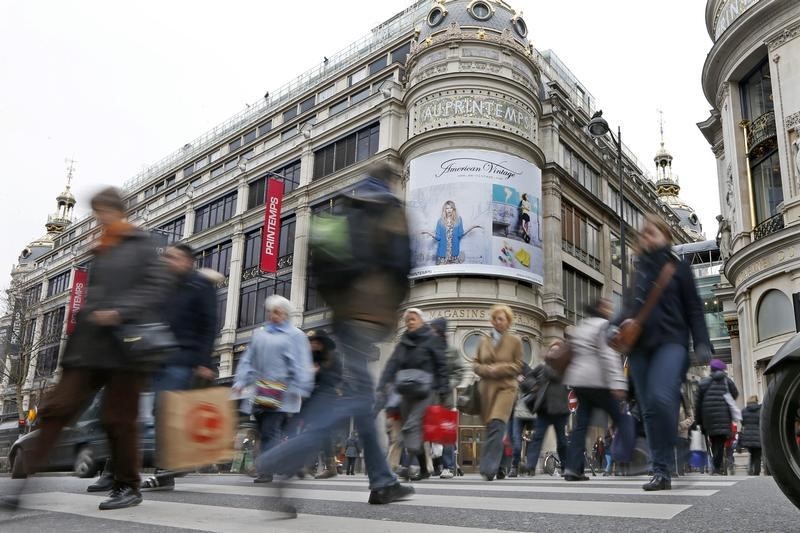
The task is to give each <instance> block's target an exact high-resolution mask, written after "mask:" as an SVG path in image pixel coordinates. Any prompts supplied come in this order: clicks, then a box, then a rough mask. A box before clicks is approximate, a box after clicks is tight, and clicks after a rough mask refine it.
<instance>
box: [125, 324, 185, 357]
mask: <svg viewBox="0 0 800 533" xmlns="http://www.w3.org/2000/svg"><path fill="white" fill-rule="evenodd" d="M115 331H116V335H117V338H118V339H119V341H120V344H121V345H122V351H123V354H124V355H125V357H126V359H127V360H128V362H129V363H132V364H136V365H137V366H138V365H145V366H147V365H155V364H158V363H160V362H161V361H162V360H163V359H164V358H165V357H166V355H167V354H168V353H170V352H173V351H175V350H177V349H178V348H179V347H180V345H179V344H178V339H176V338H175V335H174V334H173V333H172V329H171V328H170V327H169V325H168V324H165V323H164V322H153V323H150V324H123V325H122V326H120V327H118V328H116V330H115Z"/></svg>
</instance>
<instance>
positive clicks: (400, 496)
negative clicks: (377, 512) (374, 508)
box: [369, 483, 414, 505]
mask: <svg viewBox="0 0 800 533" xmlns="http://www.w3.org/2000/svg"><path fill="white" fill-rule="evenodd" d="M413 495H414V487H409V486H408V485H401V484H400V483H395V484H394V485H389V486H388V487H383V488H380V489H374V490H371V491H369V503H371V504H373V505H385V504H387V503H392V502H399V501H402V500H407V499H409V498H410V497H411V496H413Z"/></svg>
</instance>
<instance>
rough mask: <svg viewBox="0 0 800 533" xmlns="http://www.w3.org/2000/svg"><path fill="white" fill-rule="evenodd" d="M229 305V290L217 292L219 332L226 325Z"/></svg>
mask: <svg viewBox="0 0 800 533" xmlns="http://www.w3.org/2000/svg"><path fill="white" fill-rule="evenodd" d="M227 307H228V290H227V289H225V290H224V291H220V292H218V293H217V334H219V333H220V332H221V331H222V328H223V327H225V316H226V314H227V313H226V309H227Z"/></svg>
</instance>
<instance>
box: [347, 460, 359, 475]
mask: <svg viewBox="0 0 800 533" xmlns="http://www.w3.org/2000/svg"><path fill="white" fill-rule="evenodd" d="M356 459H357V458H356V457H348V458H347V475H348V476H354V475H356Z"/></svg>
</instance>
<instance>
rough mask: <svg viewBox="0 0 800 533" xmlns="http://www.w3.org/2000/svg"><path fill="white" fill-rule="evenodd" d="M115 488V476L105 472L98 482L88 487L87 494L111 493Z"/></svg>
mask: <svg viewBox="0 0 800 533" xmlns="http://www.w3.org/2000/svg"><path fill="white" fill-rule="evenodd" d="M113 488H114V474H112V473H111V472H107V471H105V470H103V473H102V474H100V477H99V478H97V481H95V482H94V483H92V484H91V485H89V486H88V487H86V492H109V491H111V489H113Z"/></svg>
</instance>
